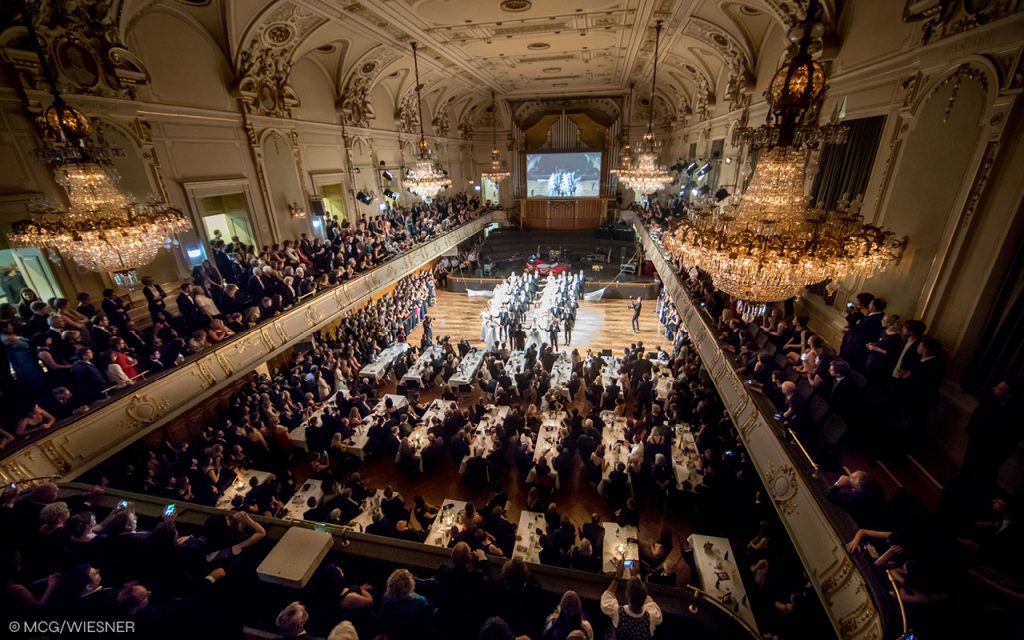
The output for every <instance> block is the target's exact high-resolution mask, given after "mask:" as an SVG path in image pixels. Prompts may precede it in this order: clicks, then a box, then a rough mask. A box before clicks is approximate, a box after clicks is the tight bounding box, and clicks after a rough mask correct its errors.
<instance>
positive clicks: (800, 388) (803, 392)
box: [796, 380, 814, 400]
mask: <svg viewBox="0 0 1024 640" xmlns="http://www.w3.org/2000/svg"><path fill="white" fill-rule="evenodd" d="M796 392H797V393H799V394H800V397H801V398H803V399H804V400H810V399H811V396H813V395H814V387H812V386H811V383H810V382H807V380H801V381H800V382H798V383H796Z"/></svg>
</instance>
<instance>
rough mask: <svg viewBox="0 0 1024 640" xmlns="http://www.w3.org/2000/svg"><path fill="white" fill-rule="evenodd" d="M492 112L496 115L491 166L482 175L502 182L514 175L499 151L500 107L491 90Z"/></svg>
mask: <svg viewBox="0 0 1024 640" xmlns="http://www.w3.org/2000/svg"><path fill="white" fill-rule="evenodd" d="M491 113H492V114H493V115H494V127H493V128H492V129H491V168H490V170H489V171H484V172H483V173H481V174H480V175H482V176H483V177H485V178H487V179H488V180H490V181H491V182H495V183H497V182H501V181H502V180H504V179H505V178H507V177H509V176H510V175H512V174H511V173H510V172H509V170H508V166H507V165H506V164H505V161H504V160H502V159H501V152H500V151H498V108H497V107H496V106H495V104H494V92H493V91H492V92H491Z"/></svg>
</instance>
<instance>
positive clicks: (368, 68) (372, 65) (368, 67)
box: [361, 62, 377, 75]
mask: <svg viewBox="0 0 1024 640" xmlns="http://www.w3.org/2000/svg"><path fill="white" fill-rule="evenodd" d="M376 68H377V63H376V62H367V63H366V64H364V65H363V68H362V69H361V71H362V72H363V74H364V75H370V74H371V73H373V70H374V69H376Z"/></svg>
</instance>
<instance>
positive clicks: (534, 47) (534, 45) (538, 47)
mask: <svg viewBox="0 0 1024 640" xmlns="http://www.w3.org/2000/svg"><path fill="white" fill-rule="evenodd" d="M526 48H527V49H529V50H530V51H543V50H545V49H550V48H551V45H550V44H548V43H546V42H531V43H530V44H528V45H526Z"/></svg>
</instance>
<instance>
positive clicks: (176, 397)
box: [0, 211, 505, 483]
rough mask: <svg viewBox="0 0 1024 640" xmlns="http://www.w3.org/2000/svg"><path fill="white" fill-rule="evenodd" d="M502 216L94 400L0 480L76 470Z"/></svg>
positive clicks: (483, 219) (4, 465)
mask: <svg viewBox="0 0 1024 640" xmlns="http://www.w3.org/2000/svg"><path fill="white" fill-rule="evenodd" d="M502 220H505V213H504V212H503V211H493V212H490V213H487V214H484V215H482V216H480V217H479V218H477V219H476V220H473V221H472V222H469V223H467V224H464V225H462V226H460V227H458V228H456V229H454V230H452V231H450V232H449V233H447V234H445V235H443V236H441V237H439V238H436V239H434V240H432V241H430V242H428V243H426V244H423V245H420V246H419V247H417V248H415V249H413V250H412V251H410V252H408V253H407V254H405V255H402V256H399V257H398V258H396V259H394V260H391V261H389V262H387V263H385V264H383V265H381V266H379V267H377V268H376V269H373V270H371V271H368V272H367V273H365V274H363V275H361V276H360V277H358V278H356V279H354V280H351V281H349V282H346V283H344V284H342V285H340V286H338V287H335V288H334V289H330V290H327V291H324V292H322V293H321V294H320V295H317V296H315V297H313V298H311V299H309V300H307V301H306V302H302V303H300V304H298V305H296V306H295V307H293V308H291V309H289V310H288V311H286V312H285V313H283V314H281V315H280V316H278V317H277V318H274V319H273V320H272V321H269V322H267V323H265V324H262V325H259V326H258V327H256V328H254V329H252V330H250V331H248V332H246V333H244V334H242V335H240V336H238V337H237V338H235V339H233V340H230V341H228V342H226V343H224V344H222V345H220V346H219V347H217V348H216V349H212V350H210V351H208V352H206V353H204V354H203V355H202V356H201V357H199V358H198V359H196V360H193V361H191V362H188V363H186V364H183V365H182V366H180V367H178V368H175V369H173V370H171V371H170V372H168V373H167V374H165V375H163V376H160V377H158V378H155V379H154V380H152V381H150V382H148V383H146V384H143V385H140V386H139V388H138V390H137V391H135V392H134V393H131V394H128V395H125V396H122V397H120V398H118V399H116V400H114V401H112V402H110V403H108V404H105V405H103V406H101V407H100V408H98V409H97V410H96V411H95V412H91V413H88V414H86V415H84V416H83V417H82V418H80V419H78V420H76V421H75V422H73V423H71V424H69V425H66V426H63V427H61V428H58V429H56V430H55V431H54V432H53V433H51V434H48V435H46V436H45V437H43V438H40V439H38V440H36V441H34V442H32V443H31V444H30V445H28V446H26V447H24V448H22V449H19V450H18V451H16V452H14V453H13V454H11V455H10V456H8V457H7V458H5V459H4V460H3V461H2V462H0V480H2V481H3V482H4V483H8V482H25V483H28V482H30V481H32V480H34V479H43V478H50V477H56V476H61V477H66V478H73V477H75V476H77V475H78V474H80V473H82V472H83V471H85V470H86V469H88V468H89V467H91V466H92V465H93V464H95V463H97V462H99V461H100V460H102V459H103V458H106V457H107V456H109V455H110V454H111V453H113V452H115V451H117V450H118V449H121V448H122V447H124V446H126V445H127V444H129V443H130V442H132V441H133V440H135V439H136V438H138V437H139V436H141V435H142V434H144V433H146V432H148V431H150V430H152V429H155V428H157V427H159V426H161V425H163V424H165V423H166V422H168V421H169V420H171V419H173V418H175V417H176V416H178V415H180V414H181V413H182V412H184V411H185V410H187V409H189V408H191V407H193V406H195V405H196V404H198V403H199V402H201V401H202V400H204V399H206V398H208V397H209V396H211V395H212V394H214V393H215V392H216V391H217V390H219V389H221V388H223V387H224V386H225V385H226V384H228V383H230V382H233V381H235V380H237V379H239V378H240V377H242V376H244V375H246V374H248V373H249V372H251V371H252V370H253V369H254V368H255V367H256V366H258V365H259V364H261V363H263V362H266V361H267V360H268V359H270V358H271V357H273V356H274V355H276V354H277V353H280V352H281V351H284V350H285V349H287V348H289V347H291V346H292V345H293V344H295V343H296V342H299V341H300V340H302V339H304V338H306V337H307V336H309V335H310V334H311V333H314V332H316V331H318V330H319V329H321V328H323V327H325V326H327V325H329V324H330V323H332V322H334V321H335V320H337V319H338V317H340V316H341V315H342V314H343V313H344V312H346V311H347V310H349V309H350V308H351V307H352V306H354V305H355V304H357V303H359V302H360V301H362V300H364V299H365V298H367V297H368V296H371V295H373V294H374V293H376V292H377V291H378V290H380V289H382V288H384V287H386V286H389V285H390V284H391V283H393V282H395V281H397V280H398V279H399V278H402V277H403V276H406V275H408V274H410V273H412V272H413V271H415V270H416V269H419V268H420V267H422V266H423V265H425V264H426V263H428V262H430V261H431V260H433V259H435V258H437V257H439V256H440V255H442V254H443V253H445V252H446V251H449V250H451V249H453V248H455V247H457V246H458V245H459V244H460V243H462V242H464V241H465V240H467V239H468V238H470V237H472V236H473V235H475V234H477V233H479V232H480V231H481V230H483V228H484V227H485V226H486V225H488V224H490V223H492V222H498V221H502Z"/></svg>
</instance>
